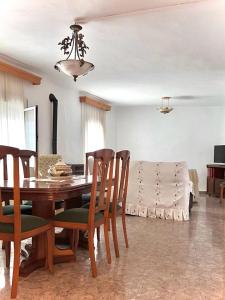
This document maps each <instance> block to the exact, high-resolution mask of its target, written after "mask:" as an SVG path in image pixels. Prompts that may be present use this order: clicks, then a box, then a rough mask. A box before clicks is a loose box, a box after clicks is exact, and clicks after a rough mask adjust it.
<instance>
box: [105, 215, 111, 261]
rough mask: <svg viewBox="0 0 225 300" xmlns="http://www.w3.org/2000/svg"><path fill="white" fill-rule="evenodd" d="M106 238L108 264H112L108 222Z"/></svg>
mask: <svg viewBox="0 0 225 300" xmlns="http://www.w3.org/2000/svg"><path fill="white" fill-rule="evenodd" d="M104 237H105V249H106V255H107V262H108V264H111V253H110V246H109V233H108V220H107V221H106V222H105V223H104Z"/></svg>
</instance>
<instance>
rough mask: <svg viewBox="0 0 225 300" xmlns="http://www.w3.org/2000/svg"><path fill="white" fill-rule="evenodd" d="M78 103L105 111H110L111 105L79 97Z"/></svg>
mask: <svg viewBox="0 0 225 300" xmlns="http://www.w3.org/2000/svg"><path fill="white" fill-rule="evenodd" d="M80 102H81V103H82V102H83V103H86V104H88V105H91V106H94V107H97V108H99V109H102V110H105V111H110V110H111V105H109V104H106V103H104V102H102V101H99V100H95V99H92V98H90V97H87V96H80Z"/></svg>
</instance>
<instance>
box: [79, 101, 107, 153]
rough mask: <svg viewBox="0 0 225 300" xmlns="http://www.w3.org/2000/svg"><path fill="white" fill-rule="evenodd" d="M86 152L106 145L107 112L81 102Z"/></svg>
mask: <svg viewBox="0 0 225 300" xmlns="http://www.w3.org/2000/svg"><path fill="white" fill-rule="evenodd" d="M81 115H82V136H83V149H84V153H86V152H90V151H95V150H98V149H102V148H104V147H105V126H106V125H105V123H106V112H105V111H104V110H102V109H98V108H96V107H93V106H91V105H88V104H86V103H81Z"/></svg>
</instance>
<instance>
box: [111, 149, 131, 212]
mask: <svg viewBox="0 0 225 300" xmlns="http://www.w3.org/2000/svg"><path fill="white" fill-rule="evenodd" d="M129 165H130V151H128V150H123V151H119V152H117V153H116V170H115V178H114V191H113V212H116V206H117V205H118V204H119V203H122V208H123V209H125V207H126V198H127V188H128V177H129Z"/></svg>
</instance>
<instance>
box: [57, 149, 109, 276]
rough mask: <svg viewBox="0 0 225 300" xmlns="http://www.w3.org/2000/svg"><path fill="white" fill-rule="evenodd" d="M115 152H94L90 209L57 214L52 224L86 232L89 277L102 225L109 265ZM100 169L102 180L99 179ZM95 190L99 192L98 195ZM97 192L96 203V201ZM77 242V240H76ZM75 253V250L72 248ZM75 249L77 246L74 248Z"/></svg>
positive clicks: (104, 150)
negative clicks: (110, 207)
mask: <svg viewBox="0 0 225 300" xmlns="http://www.w3.org/2000/svg"><path fill="white" fill-rule="evenodd" d="M113 161H114V151H113V150H111V149H102V150H98V151H95V152H94V168H93V176H92V187H91V198H90V207H89V209H87V208H82V207H81V208H73V209H68V210H65V211H64V212H62V213H59V214H57V215H56V216H55V217H54V220H53V221H52V224H53V225H54V226H55V227H60V228H68V229H73V230H74V232H76V233H78V232H79V230H83V231H87V232H88V249H89V256H90V261H91V271H92V276H93V277H96V276H97V268H96V262H95V251H94V232H95V228H97V227H99V226H100V225H104V235H105V246H106V254H107V261H108V263H111V254H110V246H109V236H108V215H109V202H110V197H111V187H112V174H113ZM99 167H100V168H101V174H102V176H101V178H99V176H98V171H99ZM97 190H98V191H97ZM106 191H107V192H106ZM97 192H98V201H97ZM76 240H77V239H76ZM72 249H74V248H72ZM75 249H76V245H75Z"/></svg>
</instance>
